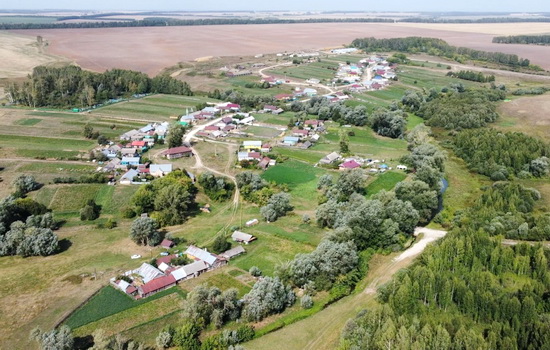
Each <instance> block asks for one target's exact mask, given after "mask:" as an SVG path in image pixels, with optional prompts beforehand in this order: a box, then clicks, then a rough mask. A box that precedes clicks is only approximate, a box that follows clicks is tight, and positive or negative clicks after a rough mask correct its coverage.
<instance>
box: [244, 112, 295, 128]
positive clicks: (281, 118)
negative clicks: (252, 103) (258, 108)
mask: <svg viewBox="0 0 550 350" xmlns="http://www.w3.org/2000/svg"><path fill="white" fill-rule="evenodd" d="M253 115H254V118H256V120H257V121H259V122H261V123H266V124H274V125H280V126H287V125H288V123H289V121H290V118H292V117H293V116H294V113H292V112H284V113H281V114H278V115H275V114H271V113H257V114H253Z"/></svg>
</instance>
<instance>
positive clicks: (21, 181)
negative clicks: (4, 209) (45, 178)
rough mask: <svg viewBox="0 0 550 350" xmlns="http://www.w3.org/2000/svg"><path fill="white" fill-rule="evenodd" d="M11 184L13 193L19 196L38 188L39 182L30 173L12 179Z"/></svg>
mask: <svg viewBox="0 0 550 350" xmlns="http://www.w3.org/2000/svg"><path fill="white" fill-rule="evenodd" d="M13 185H14V186H15V193H16V194H17V195H18V196H19V197H21V196H24V195H25V194H27V193H29V192H31V191H34V190H36V189H38V188H40V184H39V183H38V182H36V180H35V179H34V176H31V175H19V176H18V177H16V178H15V180H13Z"/></svg>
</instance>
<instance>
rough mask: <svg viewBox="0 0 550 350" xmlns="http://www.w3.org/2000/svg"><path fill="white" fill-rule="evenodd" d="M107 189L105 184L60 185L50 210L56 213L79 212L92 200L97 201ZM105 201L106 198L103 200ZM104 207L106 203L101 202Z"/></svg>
mask: <svg viewBox="0 0 550 350" xmlns="http://www.w3.org/2000/svg"><path fill="white" fill-rule="evenodd" d="M103 187H107V185H103V184H77V185H72V184H71V185H58V186H57V190H56V192H55V194H54V195H53V198H52V201H51V202H50V205H49V208H51V209H52V210H53V211H54V212H67V211H78V210H80V208H82V207H83V206H84V205H85V204H86V202H88V201H89V200H90V199H95V200H97V199H98V198H97V197H96V196H97V195H98V194H99V193H102V191H101V190H102V188H103ZM103 199H104V200H105V198H103ZM98 204H100V205H102V204H105V202H103V203H102V202H99V201H98Z"/></svg>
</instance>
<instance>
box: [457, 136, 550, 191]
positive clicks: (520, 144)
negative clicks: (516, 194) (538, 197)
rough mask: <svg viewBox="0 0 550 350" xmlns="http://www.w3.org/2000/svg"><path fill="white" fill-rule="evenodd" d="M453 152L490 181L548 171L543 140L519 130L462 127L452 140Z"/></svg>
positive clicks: (539, 174) (549, 152)
mask: <svg viewBox="0 0 550 350" xmlns="http://www.w3.org/2000/svg"><path fill="white" fill-rule="evenodd" d="M452 143H453V145H454V150H455V153H456V154H457V155H458V156H459V157H461V158H463V159H464V160H465V161H466V163H468V166H469V168H470V169H471V170H473V171H475V172H477V173H480V174H483V175H486V176H489V177H490V178H491V179H492V180H494V181H499V180H506V179H508V178H510V176H512V175H515V176H518V177H520V178H529V177H531V176H534V177H542V176H546V175H547V174H548V170H549V166H550V160H549V159H548V158H547V157H548V156H549V155H550V147H549V146H548V145H547V144H546V143H544V142H543V141H541V140H539V139H536V138H533V137H531V136H528V135H525V134H523V133H519V132H500V131H497V130H494V129H476V130H464V131H462V132H460V133H458V134H457V135H456V137H454V138H453V141H452Z"/></svg>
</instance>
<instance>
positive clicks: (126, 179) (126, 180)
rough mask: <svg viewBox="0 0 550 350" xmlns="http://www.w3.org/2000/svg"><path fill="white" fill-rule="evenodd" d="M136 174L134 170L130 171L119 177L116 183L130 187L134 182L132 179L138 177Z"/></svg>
mask: <svg viewBox="0 0 550 350" xmlns="http://www.w3.org/2000/svg"><path fill="white" fill-rule="evenodd" d="M138 174H139V172H138V171H137V170H136V169H130V170H128V171H127V172H126V173H125V174H124V175H122V176H121V177H120V180H119V181H118V182H119V183H120V184H121V185H131V184H132V182H133V181H134V177H136V176H138Z"/></svg>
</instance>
